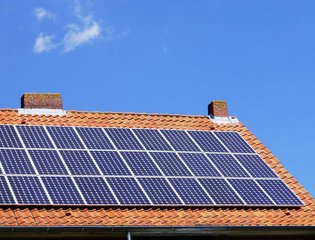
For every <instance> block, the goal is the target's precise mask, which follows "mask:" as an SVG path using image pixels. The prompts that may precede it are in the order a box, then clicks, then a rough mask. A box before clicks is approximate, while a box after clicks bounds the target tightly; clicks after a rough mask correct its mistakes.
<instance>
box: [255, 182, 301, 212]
mask: <svg viewBox="0 0 315 240" xmlns="http://www.w3.org/2000/svg"><path fill="white" fill-rule="evenodd" d="M257 182H258V184H259V185H260V186H261V187H262V188H263V189H264V190H265V191H266V193H267V194H268V195H269V196H270V197H271V198H272V199H273V201H274V202H275V203H276V204H279V205H287V206H301V205H303V203H302V202H301V201H300V200H299V199H298V198H297V196H296V195H295V194H294V193H293V192H292V191H291V190H290V189H289V188H288V187H287V186H286V185H285V184H284V183H283V182H282V181H281V180H257Z"/></svg>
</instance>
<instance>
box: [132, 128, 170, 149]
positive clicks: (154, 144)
mask: <svg viewBox="0 0 315 240" xmlns="http://www.w3.org/2000/svg"><path fill="white" fill-rule="evenodd" d="M133 131H134V132H135V133H136V135H137V136H138V138H139V139H140V141H141V142H142V143H143V145H144V147H145V148H146V149H148V150H160V151H163V150H164V151H172V148H171V147H170V145H169V144H168V143H167V142H166V141H165V139H164V138H163V137H162V135H161V134H160V133H159V131H158V130H154V129H134V130H133Z"/></svg>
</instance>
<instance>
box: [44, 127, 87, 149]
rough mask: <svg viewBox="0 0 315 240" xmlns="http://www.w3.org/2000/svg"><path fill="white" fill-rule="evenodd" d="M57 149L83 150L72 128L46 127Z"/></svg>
mask: <svg viewBox="0 0 315 240" xmlns="http://www.w3.org/2000/svg"><path fill="white" fill-rule="evenodd" d="M46 128H47V130H48V132H49V134H50V136H51V138H52V139H53V141H54V142H55V144H56V146H57V148H58V149H84V146H83V144H82V143H81V142H80V139H79V138H78V136H77V135H76V133H75V131H74V130H73V129H72V127H51V126H49V127H46Z"/></svg>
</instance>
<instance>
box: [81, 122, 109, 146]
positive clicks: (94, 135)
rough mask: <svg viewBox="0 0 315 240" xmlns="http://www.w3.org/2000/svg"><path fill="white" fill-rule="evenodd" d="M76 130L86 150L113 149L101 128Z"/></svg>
mask: <svg viewBox="0 0 315 240" xmlns="http://www.w3.org/2000/svg"><path fill="white" fill-rule="evenodd" d="M76 130H77V131H78V133H79V135H80V137H81V139H82V141H83V142H84V143H85V145H86V147H87V148H88V149H114V147H113V145H112V144H111V143H110V141H109V140H108V138H107V136H106V135H105V133H104V131H103V129H102V128H91V127H77V128H76Z"/></svg>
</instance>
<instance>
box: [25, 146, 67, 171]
mask: <svg viewBox="0 0 315 240" xmlns="http://www.w3.org/2000/svg"><path fill="white" fill-rule="evenodd" d="M28 152H29V154H30V156H31V158H32V160H33V162H34V165H35V166H36V169H37V170H38V173H39V174H42V175H67V174H68V173H67V170H66V168H65V166H64V165H63V163H62V161H61V159H60V157H59V155H58V153H57V151H55V150H29V151H28Z"/></svg>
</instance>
